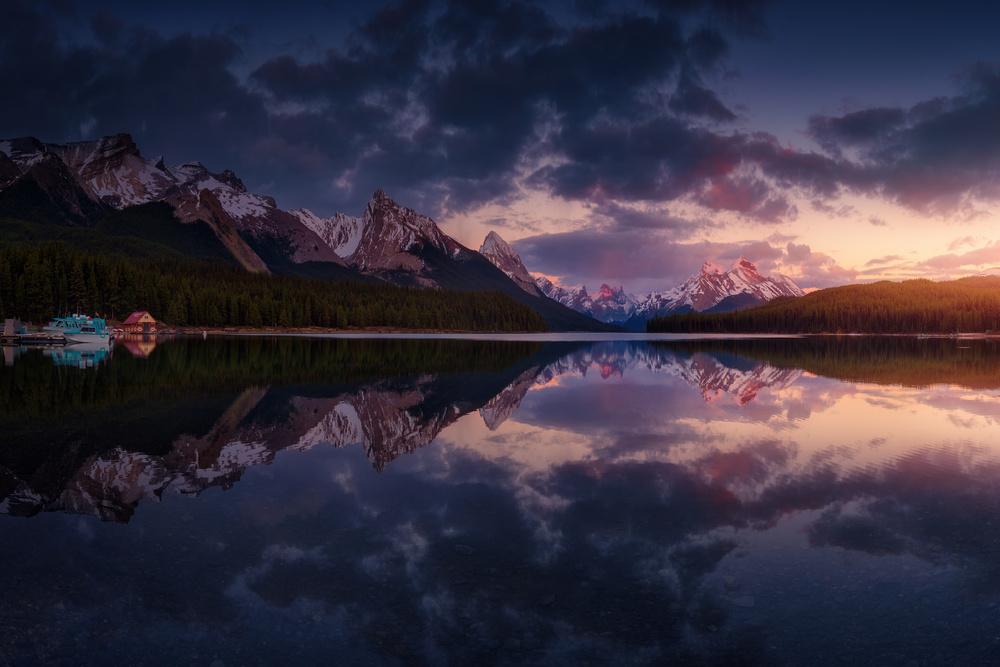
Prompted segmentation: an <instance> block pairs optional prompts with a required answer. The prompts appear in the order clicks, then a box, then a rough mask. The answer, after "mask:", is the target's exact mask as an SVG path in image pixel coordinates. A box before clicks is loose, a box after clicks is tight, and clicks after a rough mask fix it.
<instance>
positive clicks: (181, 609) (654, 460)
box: [0, 338, 1000, 665]
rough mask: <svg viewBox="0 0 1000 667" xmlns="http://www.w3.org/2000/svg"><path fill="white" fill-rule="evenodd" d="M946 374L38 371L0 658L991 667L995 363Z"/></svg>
mask: <svg viewBox="0 0 1000 667" xmlns="http://www.w3.org/2000/svg"><path fill="white" fill-rule="evenodd" d="M965 345H968V347H967V348H964V349H962V348H959V347H957V346H956V345H955V343H954V342H953V341H946V340H937V341H934V340H931V341H917V340H912V339H860V340H859V339H850V340H837V339H805V340H756V341H747V340H740V341H701V342H670V343H647V342H635V341H631V342H623V341H620V342H605V343H533V342H510V341H454V340H450V341H449V340H444V341H441V340H434V341H400V340H368V341H345V340H331V339H325V340H315V339H288V338H285V339H264V338H260V339H257V338H241V339H232V340H226V339H210V340H201V339H178V340H173V341H169V342H168V343H165V344H163V345H159V346H157V347H156V349H155V350H152V351H151V353H149V354H148V358H139V357H133V356H132V355H131V354H126V353H122V354H117V355H115V357H114V358H113V359H111V360H109V362H108V363H105V364H103V365H102V366H101V367H100V369H99V370H98V372H96V373H95V372H71V373H66V371H65V369H64V368H57V367H55V366H54V365H53V364H52V363H51V362H50V361H49V360H48V359H45V358H44V357H43V356H42V355H41V354H32V353H30V352H27V353H24V354H21V355H20V356H19V357H18V358H17V359H15V360H14V363H13V365H12V366H11V367H9V368H4V369H2V371H0V392H2V395H3V396H4V401H3V403H2V412H0V421H2V423H0V426H2V427H3V428H2V431H0V432H2V433H3V435H2V436H0V437H2V439H3V443H2V444H3V446H2V448H0V498H2V501H0V512H4V513H6V514H8V515H10V516H6V517H0V519H2V520H0V531H2V536H3V539H2V540H0V549H2V550H3V553H4V555H5V557H6V560H5V562H6V563H7V565H8V570H9V576H8V577H6V578H5V579H4V580H3V581H2V583H0V592H2V593H3V595H0V620H2V621H3V622H0V655H5V656H10V659H11V660H12V661H13V662H15V663H17V662H24V663H28V662H33V661H34V662H39V661H41V662H50V663H53V662H54V663H57V664H58V663H59V662H65V663H66V664H70V663H73V664H79V663H99V662H108V661H115V662H129V663H140V662H146V663H168V662H177V661H184V662H205V663H212V662H213V661H219V662H221V663H223V664H230V663H232V664H268V663H274V662H276V661H287V660H289V659H295V660H299V661H305V662H318V661H319V660H325V659H328V658H329V656H331V655H336V656H337V658H338V659H339V660H341V661H343V662H346V663H360V662H365V663H372V664H411V663H412V664H426V663H444V664H448V663H467V662H472V661H485V662H487V663H490V664H496V663H509V664H525V663H527V664H533V663H539V664H553V663H554V664H581V663H582V662H587V661H589V662H592V663H602V664H603V663H623V664H664V663H668V664H669V663H678V664H680V663H684V664H730V663H738V664H818V665H825V664H830V665H833V664H871V663H872V662H878V663H880V664H882V663H885V664H908V663H913V664H989V661H990V660H991V659H992V656H993V655H994V654H995V651H996V650H997V648H998V644H997V639H996V637H997V633H996V627H997V625H996V624H997V618H998V617H997V613H998V612H997V609H998V608H1000V607H998V606H997V603H998V602H1000V561H998V560H997V559H996V553H997V545H1000V445H998V444H997V443H1000V404H998V401H997V399H998V396H1000V379H998V377H997V374H996V372H995V368H996V367H997V362H998V360H1000V352H998V350H997V349H996V346H995V345H994V344H993V343H991V342H989V341H972V342H971V343H966V342H963V346H965ZM29 383H30V388H29ZM223 490H224V491H225V493H223V492H222V491H223ZM95 517H100V519H102V520H103V521H98V520H96V518H95ZM26 600H30V601H31V604H32V606H31V607H30V608H28V609H29V610H28V611H26V610H25V609H26V608H25V606H24V604H23V603H24V601H26Z"/></svg>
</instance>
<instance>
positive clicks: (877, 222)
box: [868, 215, 889, 227]
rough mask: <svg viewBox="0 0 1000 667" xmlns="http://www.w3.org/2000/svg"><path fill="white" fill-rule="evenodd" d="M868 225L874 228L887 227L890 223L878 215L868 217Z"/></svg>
mask: <svg viewBox="0 0 1000 667" xmlns="http://www.w3.org/2000/svg"><path fill="white" fill-rule="evenodd" d="M868 224H869V225H871V226H872V227H885V226H886V225H888V224H889V223H888V222H886V221H885V220H883V219H882V218H880V217H878V216H877V215H870V216H868Z"/></svg>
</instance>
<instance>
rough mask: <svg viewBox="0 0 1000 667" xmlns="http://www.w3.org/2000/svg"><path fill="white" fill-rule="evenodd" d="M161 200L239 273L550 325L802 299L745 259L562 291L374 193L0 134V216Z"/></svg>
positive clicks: (84, 220) (493, 236)
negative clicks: (357, 212)
mask: <svg viewBox="0 0 1000 667" xmlns="http://www.w3.org/2000/svg"><path fill="white" fill-rule="evenodd" d="M163 204H166V205H168V206H169V210H170V211H171V213H172V218H174V219H176V221H179V222H181V223H185V224H183V225H181V227H180V229H181V230H182V232H181V233H184V232H185V231H189V232H191V233H193V231H194V229H195V228H199V229H201V228H203V227H204V226H207V228H208V230H209V232H208V233H201V234H200V235H199V236H198V239H197V240H194V241H192V240H190V239H187V240H186V245H187V246H189V247H202V248H203V247H204V246H205V238H209V239H214V242H213V243H214V244H215V245H216V246H217V249H216V250H215V251H214V254H215V255H217V256H225V257H228V258H230V259H231V261H234V262H236V263H238V264H239V265H241V266H242V267H244V268H245V269H246V270H248V271H253V272H272V273H281V274H293V275H312V276H318V277H325V278H333V279H340V280H344V279H355V280H384V281H389V282H392V283H396V284H402V285H413V286H417V287H425V288H426V287H429V288H435V287H440V288H451V289H459V290H496V291H500V292H503V293H505V294H507V295H508V296H511V297H513V298H514V299H515V300H517V301H519V302H520V303H522V304H524V305H527V306H528V307H530V308H532V309H534V310H535V311H537V312H538V313H539V314H540V315H541V316H542V317H543V318H544V319H545V322H546V324H547V325H548V327H549V329H551V330H556V331H565V330H585V331H586V330H589V331H593V330H613V329H615V328H617V327H619V326H624V327H627V328H629V329H632V330H645V322H646V320H648V319H650V318H653V317H660V316H663V315H668V314H674V313H684V312H691V311H697V312H721V311H725V310H737V309H742V308H746V307H750V306H753V305H758V304H761V303H766V302H767V301H770V300H771V299H773V298H775V297H778V296H801V295H802V290H800V289H799V288H798V286H797V285H795V283H794V282H792V280H791V279H789V278H787V277H786V276H776V277H775V278H765V277H763V276H761V275H760V273H759V272H758V271H757V268H756V267H755V266H754V265H753V264H752V263H751V262H749V261H748V260H746V259H745V258H742V257H741V258H740V259H739V260H738V261H737V262H736V263H735V264H733V266H732V267H731V268H730V269H728V270H726V271H723V270H722V268H721V267H719V266H717V265H715V264H712V263H710V262H706V264H705V266H703V267H702V270H701V271H700V272H699V273H698V274H696V275H694V276H692V277H691V278H690V279H689V280H688V281H687V282H685V283H684V284H683V285H680V286H678V287H675V288H673V289H670V290H667V291H663V292H656V291H654V292H650V293H648V294H640V295H633V294H627V293H626V292H625V291H624V289H623V288H622V287H618V288H617V289H613V288H611V287H609V286H608V285H602V286H601V289H600V291H599V292H598V293H597V294H595V295H590V294H588V293H587V290H586V288H585V287H582V286H581V287H578V288H573V289H566V288H563V287H560V286H557V285H554V284H553V283H552V282H550V281H549V280H548V279H547V278H544V277H539V278H537V279H536V278H535V277H534V276H532V274H531V273H530V272H529V271H528V269H527V268H526V267H525V266H524V264H523V263H522V262H521V259H520V257H519V256H518V254H517V252H515V251H514V250H513V248H511V246H510V245H509V244H508V243H506V242H505V241H504V240H503V239H502V238H501V237H500V236H499V235H498V234H497V233H496V232H492V231H491V232H490V233H489V234H488V235H487V237H486V239H485V240H484V241H483V244H482V246H481V247H480V248H479V251H478V252H477V251H475V250H472V249H470V248H467V247H465V246H464V245H462V244H461V243H459V242H458V241H456V240H455V239H453V238H452V237H450V236H448V235H447V234H445V233H444V232H443V231H442V230H441V229H440V227H438V225H437V224H436V223H435V222H434V221H433V220H432V219H431V218H429V217H427V216H425V215H421V214H419V213H417V212H416V211H414V210H412V209H409V208H406V207H404V206H401V205H400V204H398V203H396V202H395V201H393V200H392V198H391V197H389V195H388V194H386V193H385V192H384V191H382V190H381V189H379V190H377V191H376V192H375V193H374V195H373V196H372V198H371V200H370V201H369V202H368V205H367V207H366V208H365V210H364V212H363V214H362V215H361V216H360V217H354V216H349V215H346V214H343V213H336V214H334V215H333V216H332V217H328V218H324V217H321V216H318V215H316V214H315V213H313V212H311V211H309V210H307V209H303V208H300V209H298V210H291V211H286V210H283V209H280V208H278V206H277V203H276V202H275V200H274V198H272V197H269V196H266V195H258V194H253V193H251V192H248V191H247V189H246V187H245V186H244V184H243V182H242V181H241V180H240V179H239V178H238V177H237V176H236V174H235V173H233V172H232V171H230V170H228V169H227V170H225V171H223V172H221V173H213V172H210V171H209V170H208V169H207V168H206V167H205V166H204V165H202V164H200V163H198V162H187V163H183V164H180V165H174V166H168V165H166V164H165V163H164V161H163V158H162V157H157V158H155V159H146V158H143V157H142V155H141V154H140V152H139V149H138V147H137V146H136V144H135V142H134V141H133V140H132V137H131V136H130V135H128V134H119V135H115V136H112V137H104V138H102V139H100V140H97V141H88V142H76V143H65V144H58V143H43V142H41V141H39V140H37V139H35V138H32V137H25V138H19V139H12V140H5V141H0V217H7V218H13V219H31V220H34V221H37V222H40V223H46V224H51V223H53V222H55V223H56V224H60V225H69V226H75V227H80V228H97V227H99V224H98V223H99V222H100V221H102V220H105V219H107V218H108V216H110V215H111V214H115V213H117V214H119V215H122V214H124V215H126V216H128V215H129V214H131V212H134V211H137V210H141V209H142V207H143V206H148V205H160V206H162V205H163ZM173 222H174V220H169V221H164V222H162V223H161V224H163V225H167V224H172V223H173ZM175 226H176V225H175ZM151 227H152V226H151V225H150V224H148V222H145V221H144V222H142V223H134V224H132V225H131V226H130V227H129V230H130V233H132V234H143V233H145V234H147V235H150V234H153V233H154V231H155V230H153V229H152V228H151ZM143 228H144V229H143ZM199 244H200V246H199ZM174 245H179V244H174Z"/></svg>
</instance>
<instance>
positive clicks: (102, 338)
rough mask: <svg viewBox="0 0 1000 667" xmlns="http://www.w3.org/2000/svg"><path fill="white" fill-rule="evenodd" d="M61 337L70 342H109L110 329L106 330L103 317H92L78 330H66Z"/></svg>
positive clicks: (106, 326)
mask: <svg viewBox="0 0 1000 667" xmlns="http://www.w3.org/2000/svg"><path fill="white" fill-rule="evenodd" d="M63 337H64V338H65V339H66V340H67V341H68V342H70V343H100V342H110V340H111V331H109V330H108V325H107V323H106V322H105V321H104V320H103V319H101V318H99V317H92V318H90V320H89V321H88V322H87V323H86V324H84V325H83V326H82V327H80V328H79V329H78V330H76V331H66V332H65V333H64V334H63Z"/></svg>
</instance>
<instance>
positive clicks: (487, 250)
mask: <svg viewBox="0 0 1000 667" xmlns="http://www.w3.org/2000/svg"><path fill="white" fill-rule="evenodd" d="M479 254H480V255H482V256H483V257H485V258H486V259H488V260H490V262H492V263H493V265H494V266H496V267H497V268H498V269H500V270H501V271H503V272H504V273H506V274H507V277H508V278H510V279H511V280H513V281H514V282H515V283H517V285H518V287H520V288H521V289H523V290H524V291H525V292H528V293H529V294H535V295H538V296H541V295H542V294H543V291H542V289H541V288H540V286H539V285H538V284H536V283H535V279H534V278H532V277H531V274H530V273H528V269H526V268H525V267H524V264H523V263H522V262H521V257H520V256H519V255H518V254H517V252H516V251H515V250H514V249H513V248H511V247H510V244H508V243H507V242H506V241H504V240H503V238H501V237H500V235H499V234H497V233H496V232H494V231H490V233H489V234H487V235H486V239H485V240H484V241H483V245H481V246H480V247H479Z"/></svg>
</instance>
